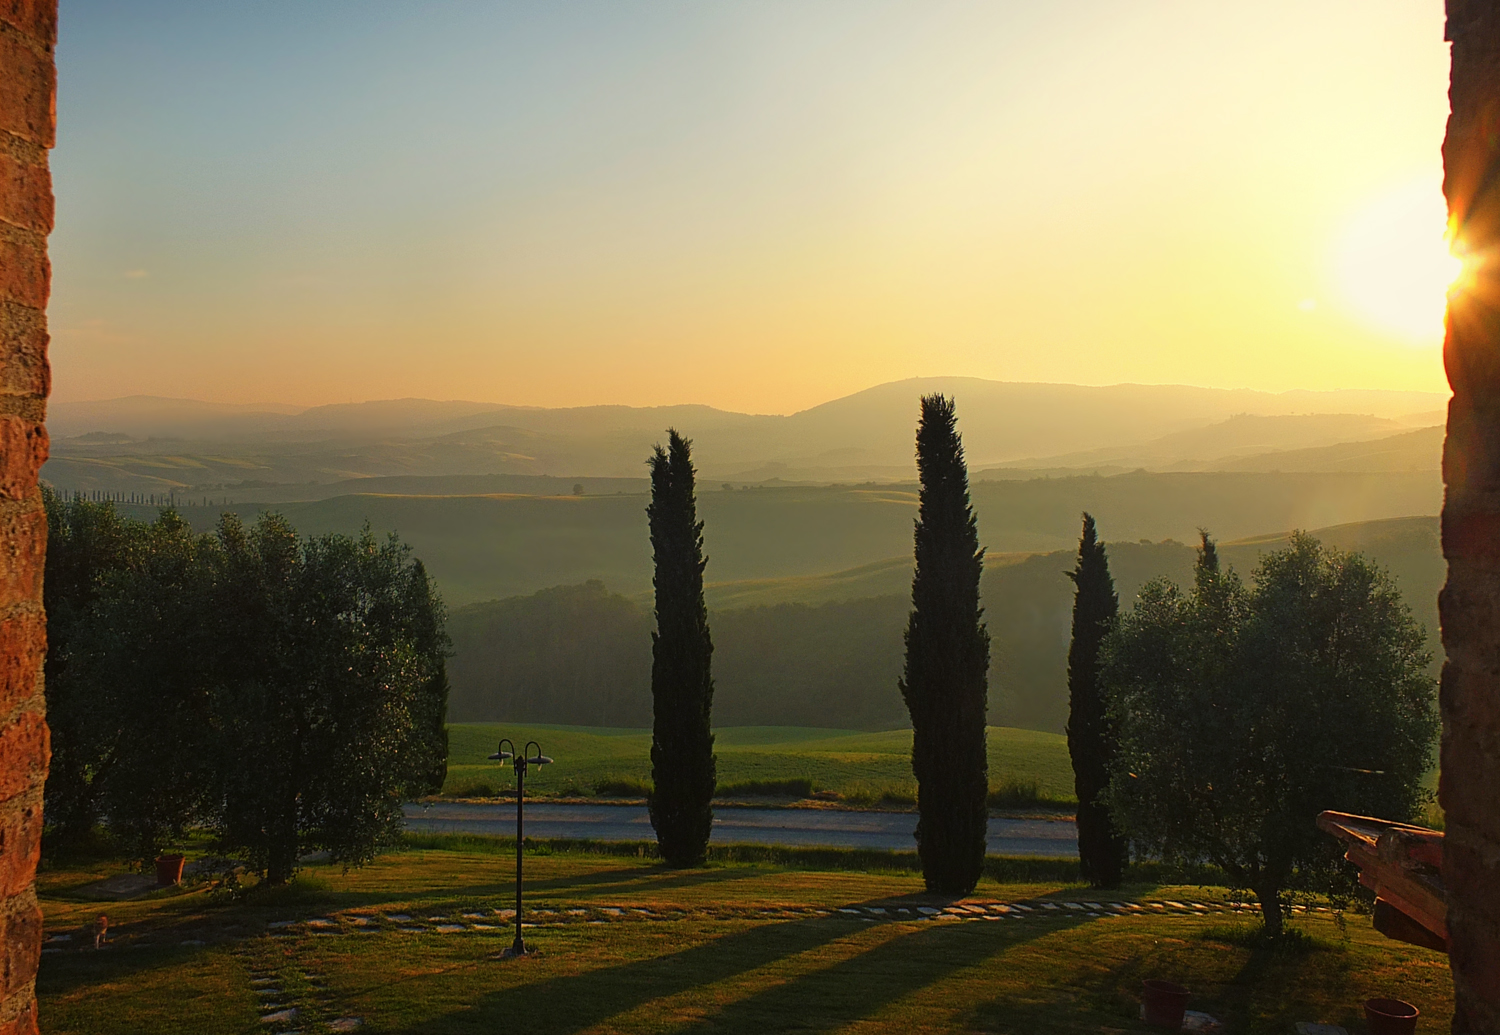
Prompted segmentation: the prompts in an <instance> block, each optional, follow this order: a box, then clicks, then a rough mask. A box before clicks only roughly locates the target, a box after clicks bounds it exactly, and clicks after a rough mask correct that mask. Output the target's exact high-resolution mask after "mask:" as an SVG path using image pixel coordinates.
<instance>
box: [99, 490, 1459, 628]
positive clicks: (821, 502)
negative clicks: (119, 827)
mask: <svg viewBox="0 0 1500 1035" xmlns="http://www.w3.org/2000/svg"><path fill="white" fill-rule="evenodd" d="M973 498H974V508H975V512H976V514H977V515H978V519H979V533H980V541H981V543H982V544H983V545H984V546H985V547H986V549H988V550H989V551H990V552H991V553H996V554H1005V553H1047V552H1051V551H1055V550H1067V549H1071V548H1073V547H1074V546H1075V545H1076V543H1077V540H1078V526H1079V515H1080V514H1081V513H1082V512H1083V511H1085V510H1087V511H1089V512H1090V513H1092V514H1093V515H1094V516H1095V517H1096V518H1097V519H1098V521H1099V527H1100V530H1101V533H1102V534H1103V535H1104V536H1105V537H1106V538H1107V539H1108V540H1110V541H1113V542H1120V541H1128V542H1136V541H1138V540H1141V539H1148V540H1150V541H1152V542H1158V541H1161V540H1163V539H1175V540H1178V541H1180V542H1184V543H1187V542H1192V541H1193V540H1194V539H1196V537H1197V530H1198V529H1199V528H1208V529H1209V530H1211V531H1212V532H1213V533H1214V534H1215V535H1216V536H1217V537H1218V538H1219V539H1221V540H1223V541H1225V542H1228V541H1230V540H1234V539H1240V538H1244V537H1246V536H1260V535H1266V534H1268V533H1278V532H1283V531H1287V530H1290V529H1294V528H1325V527H1328V526H1331V525H1342V524H1349V523H1353V522H1363V521H1374V520H1380V519H1385V518H1395V517H1409V516H1414V515H1431V514H1436V513H1437V512H1438V510H1439V508H1440V506H1441V503H1442V484H1441V479H1440V477H1439V475H1438V472H1437V471H1435V470H1434V471H1422V472H1406V473H1391V474H1367V473H1366V474H1347V473H1346V474H1307V473H1298V474H1289V473H1283V474H1274V473H1236V474H1225V473H1178V474H1149V473H1144V472H1141V473H1134V474H1123V475H1118V476H1114V477H1108V478H1106V477H1093V476H1083V477H1065V478H1031V479H1026V480H1019V479H1006V480H987V479H982V478H976V480H975V481H974V483H973ZM916 503H917V498H916V487H915V486H913V485H881V486H850V485H834V486H782V487H775V486H772V487H754V488H749V489H739V488H737V489H734V490H728V491H726V490H724V489H722V488H720V487H718V486H716V485H713V484H712V483H708V484H700V486H699V493H698V513H699V516H700V517H701V518H702V519H703V522H704V539H705V543H706V550H707V554H708V568H707V571H706V573H705V577H706V579H707V580H708V581H709V582H710V583H713V584H717V583H725V582H740V581H744V580H764V579H785V578H798V577H805V576H822V575H826V574H828V573H831V572H842V571H847V570H849V569H853V568H858V567H860V566H863V565H870V564H875V563H879V562H885V561H887V560H889V559H890V558H893V557H901V556H908V557H909V556H910V555H911V536H912V522H913V520H914V519H915V517H916ZM125 509H126V510H127V512H129V513H132V514H134V515H135V516H138V517H143V518H152V517H155V515H156V510H155V508H150V507H128V508H125ZM224 509H230V510H236V511H237V512H240V513H242V515H243V516H245V517H247V518H253V517H254V515H255V514H257V513H259V512H260V511H261V510H262V509H275V510H278V511H279V512H281V513H282V514H284V515H285V516H286V517H287V518H288V519H289V520H290V521H291V522H292V524H293V525H295V526H296V527H297V529H298V530H299V531H301V532H303V533H308V534H315V533H321V532H346V533H354V532H357V531H359V529H360V528H361V527H362V526H363V525H365V524H366V523H367V522H368V523H369V525H370V527H371V528H373V529H374V530H375V531H376V532H379V533H385V532H395V533H397V534H398V535H400V536H401V537H402V538H403V539H404V540H405V541H406V542H408V543H410V544H411V546H412V547H413V549H414V550H415V551H416V553H417V556H419V557H420V558H422V561H423V563H424V564H425V565H426V566H427V570H428V571H429V572H431V573H432V575H433V576H434V577H435V578H436V579H437V582H438V586H439V588H440V589H441V591H442V593H443V597H444V599H445V600H447V602H448V604H449V605H450V606H453V607H458V606H461V605H463V604H468V603H473V602H476V601H481V600H494V599H500V598H504V597H510V596H516V595H520V594H526V593H535V592H536V591H538V590H541V589H547V588H549V587H551V586H562V585H574V584H577V583H581V582H584V581H587V580H589V579H599V580H601V581H603V582H604V584H605V585H607V586H608V587H609V588H610V589H611V590H613V591H615V592H617V593H623V594H625V595H626V596H633V595H636V594H642V593H646V592H649V590H650V588H651V547H650V542H649V540H648V538H647V533H646V497H645V495H644V494H641V493H626V492H616V493H603V494H597V495H587V494H586V495H583V496H574V495H558V496H539V495H523V494H491V495H463V496H447V495H432V496H418V495H348V496H340V497H337V498H334V499H328V500H320V501H316V502H307V503H280V504H275V505H270V504H265V505H261V504H254V505H247V506H243V507H230V508H221V507H213V506H208V507H205V506H189V507H186V508H184V509H183V516H184V517H186V518H187V519H188V520H189V521H190V522H192V523H193V525H194V527H197V528H200V529H202V530H205V531H206V530H208V529H210V528H212V527H213V525H214V523H215V522H216V521H217V520H218V516H219V513H220V512H221V511H222V510H224ZM858 595H864V594H858ZM845 599H848V598H847V597H846V598H845Z"/></svg>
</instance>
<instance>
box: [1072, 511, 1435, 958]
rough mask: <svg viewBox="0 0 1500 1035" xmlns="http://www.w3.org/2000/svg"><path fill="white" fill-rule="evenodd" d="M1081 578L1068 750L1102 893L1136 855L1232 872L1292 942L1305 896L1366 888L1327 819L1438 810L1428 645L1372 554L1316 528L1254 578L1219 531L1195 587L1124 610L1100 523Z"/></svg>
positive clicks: (1081, 564) (1202, 555)
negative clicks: (1431, 806)
mask: <svg viewBox="0 0 1500 1035" xmlns="http://www.w3.org/2000/svg"><path fill="white" fill-rule="evenodd" d="M1072 577H1073V580H1074V583H1075V585H1076V587H1077V593H1076V598H1075V606H1074V612H1073V643H1072V650H1071V651H1070V654H1069V659H1068V660H1069V668H1068V677H1069V692H1070V704H1071V716H1070V719H1069V723H1068V746H1069V750H1070V752H1071V754H1072V758H1073V768H1074V775H1075V789H1076V792H1077V796H1078V849H1079V861H1080V865H1081V868H1082V871H1083V875H1084V877H1085V878H1086V879H1087V880H1089V881H1090V882H1091V883H1093V884H1094V885H1096V886H1100V887H1114V886H1116V885H1118V884H1119V883H1120V882H1121V879H1122V875H1123V872H1124V869H1125V865H1126V862H1127V859H1128V855H1129V853H1130V852H1131V851H1136V852H1142V853H1147V854H1150V855H1153V856H1155V857H1157V858H1161V859H1165V860H1169V861H1178V862H1192V863H1202V862H1209V863H1213V864H1215V865H1217V866H1218V867H1219V868H1220V869H1221V870H1222V871H1223V872H1224V873H1225V874H1226V875H1227V877H1228V878H1229V879H1230V880H1231V881H1232V882H1233V883H1234V885H1235V886H1237V887H1239V888H1242V889H1245V890H1248V891H1251V892H1253V893H1254V894H1255V896H1256V898H1257V900H1258V901H1259V903H1260V906H1261V911H1262V916H1263V918H1264V921H1265V930H1266V932H1267V933H1268V934H1270V935H1272V936H1275V935H1279V934H1280V933H1281V930H1282V922H1283V918H1284V915H1285V912H1286V905H1287V897H1288V894H1289V893H1290V892H1292V891H1295V890H1297V889H1311V888H1321V889H1327V888H1329V887H1332V886H1335V885H1336V884H1337V882H1338V881H1339V880H1340V877H1341V875H1342V876H1343V877H1345V878H1347V871H1344V870H1343V867H1342V863H1341V855H1342V848H1341V847H1340V846H1338V845H1337V844H1336V843H1335V842H1334V840H1333V839H1332V838H1329V837H1326V836H1325V835H1322V834H1321V833H1319V831H1318V830H1317V828H1316V827H1315V825H1314V819H1315V818H1316V817H1317V815H1318V813H1319V812H1322V811H1324V810H1326V809H1333V810H1337V811H1341V812H1353V813H1358V814H1362V815H1373V816H1381V817H1384V818H1388V819H1394V820H1400V821H1410V820H1412V819H1415V818H1417V816H1418V815H1419V813H1420V811H1421V809H1422V807H1423V806H1424V805H1425V804H1426V802H1427V801H1429V800H1430V799H1431V794H1430V792H1428V791H1425V790H1424V789H1423V786H1422V778H1423V776H1424V775H1425V774H1426V772H1427V771H1428V769H1429V767H1430V766H1431V764H1432V757H1433V746H1434V741H1435V737H1436V735H1437V729H1438V720H1437V716H1436V712H1435V691H1436V686H1435V683H1434V680H1433V679H1432V677H1431V675H1430V674H1429V665H1430V662H1431V655H1430V653H1429V652H1428V650H1427V648H1426V643H1425V640H1426V635H1425V633H1424V632H1423V630H1422V628H1421V626H1419V625H1418V624H1417V623H1416V621H1415V620H1413V618H1412V615H1411V612H1410V610H1409V609H1408V608H1407V606H1406V604H1405V603H1404V602H1403V601H1402V599H1401V594H1400V593H1399V591H1398V590H1397V588H1396V586H1395V584H1394V582H1393V581H1392V580H1391V578H1390V576H1389V575H1388V574H1387V573H1386V572H1385V571H1383V570H1382V569H1380V568H1378V567H1376V566H1375V565H1373V564H1371V563H1370V562H1369V561H1368V560H1366V559H1365V558H1363V557H1361V556H1360V555H1359V554H1353V553H1345V552H1342V551H1339V550H1334V549H1330V548H1328V547H1325V546H1324V545H1323V544H1322V543H1320V542H1318V540H1317V539H1315V538H1313V537H1312V536H1308V535H1305V534H1300V533H1299V534H1296V535H1293V536H1292V539H1291V542H1290V544H1289V545H1288V546H1286V547H1285V548H1284V549H1282V550H1278V551H1275V552H1272V553H1270V554H1267V555H1265V556H1264V557H1263V558H1262V559H1261V561H1260V563H1259V565H1258V566H1257V567H1256V569H1255V571H1254V572H1253V574H1252V576H1251V579H1250V581H1249V582H1248V583H1246V582H1245V581H1243V580H1242V579H1241V578H1240V576H1239V575H1238V574H1237V573H1236V572H1235V571H1234V570H1233V568H1230V567H1227V566H1225V565H1223V564H1222V563H1221V560H1220V558H1219V551H1218V548H1217V544H1215V542H1214V541H1213V539H1212V538H1211V537H1210V536H1209V534H1208V533H1207V532H1203V533H1202V535H1201V540H1200V544H1199V547H1198V556H1197V564H1196V566H1195V569H1194V571H1193V577H1192V583H1191V585H1189V586H1188V587H1186V588H1182V587H1179V586H1178V585H1177V584H1176V583H1175V582H1173V581H1172V580H1170V579H1165V578H1161V579H1156V580H1153V581H1152V582H1150V583H1148V584H1147V585H1146V586H1145V587H1144V588H1143V589H1142V590H1141V592H1140V593H1139V595H1138V596H1137V598H1136V601H1135V604H1134V606H1133V607H1132V608H1131V609H1130V610H1129V611H1127V612H1121V611H1120V610H1119V607H1118V601H1117V599H1116V596H1115V592H1114V586H1113V581H1112V579H1111V578H1110V573H1109V560H1108V556H1107V553H1106V550H1105V547H1104V544H1103V543H1102V542H1100V541H1099V540H1098V538H1097V530H1096V528H1095V524H1094V520H1093V518H1092V517H1090V516H1089V515H1087V514H1085V515H1084V519H1083V534H1082V537H1081V539H1080V542H1079V551H1078V563H1077V566H1076V568H1075V569H1074V570H1073V572H1072Z"/></svg>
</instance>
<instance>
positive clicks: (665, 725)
mask: <svg viewBox="0 0 1500 1035" xmlns="http://www.w3.org/2000/svg"><path fill="white" fill-rule="evenodd" d="M667 435H668V444H667V448H666V449H662V447H661V446H657V447H656V453H655V454H654V455H653V456H652V457H651V459H650V461H649V463H650V467H651V505H650V506H649V507H647V508H646V514H647V516H648V517H649V518H650V524H651V549H652V552H653V554H654V557H655V562H656V576H655V579H654V580H653V581H654V584H655V586H656V632H654V633H653V634H652V636H651V702H652V711H653V714H654V723H653V726H652V730H651V779H652V783H653V787H652V790H651V798H650V802H649V804H650V808H651V825H652V826H653V827H655V828H656V843H657V844H658V845H659V846H660V848H661V855H662V858H663V859H665V860H666V861H667V863H668V864H669V865H671V866H696V865H698V864H699V863H701V862H703V859H704V856H705V855H706V854H707V852H708V835H709V832H710V830H711V829H712V827H713V821H714V812H713V805H712V802H713V796H714V786H715V783H716V781H717V776H718V774H717V768H716V760H715V758H714V736H713V727H712V722H711V713H712V708H713V699H714V680H713V673H712V669H711V661H712V658H713V652H714V645H713V641H712V639H711V638H710V637H709V633H708V608H707V607H706V606H705V604H704V603H703V566H704V565H705V564H706V563H707V561H706V559H705V558H704V556H703V522H701V521H699V520H698V511H697V503H696V501H695V499H694V494H693V460H692V452H691V448H692V442H691V441H689V440H687V439H684V438H683V437H682V436H680V435H678V434H677V432H676V431H675V430H669V431H668V432H667Z"/></svg>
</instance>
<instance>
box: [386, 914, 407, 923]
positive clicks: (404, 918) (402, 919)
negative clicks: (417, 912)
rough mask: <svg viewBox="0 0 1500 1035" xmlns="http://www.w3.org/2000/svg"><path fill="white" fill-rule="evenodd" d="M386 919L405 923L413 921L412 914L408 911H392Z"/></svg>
mask: <svg viewBox="0 0 1500 1035" xmlns="http://www.w3.org/2000/svg"><path fill="white" fill-rule="evenodd" d="M386 919H387V920H389V921H391V922H392V923H397V924H404V923H409V922H410V921H411V916H410V914H407V913H391V914H390V915H388V916H387V917H386Z"/></svg>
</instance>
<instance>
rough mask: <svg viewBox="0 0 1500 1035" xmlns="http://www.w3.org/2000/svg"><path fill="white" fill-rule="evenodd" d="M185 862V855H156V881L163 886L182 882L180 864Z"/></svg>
mask: <svg viewBox="0 0 1500 1035" xmlns="http://www.w3.org/2000/svg"><path fill="white" fill-rule="evenodd" d="M185 862H187V856H185V855H158V856H157V857H156V883H157V884H158V885H160V886H161V887H163V888H165V887H167V886H168V885H171V884H181V883H182V865H183V863H185Z"/></svg>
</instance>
